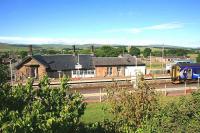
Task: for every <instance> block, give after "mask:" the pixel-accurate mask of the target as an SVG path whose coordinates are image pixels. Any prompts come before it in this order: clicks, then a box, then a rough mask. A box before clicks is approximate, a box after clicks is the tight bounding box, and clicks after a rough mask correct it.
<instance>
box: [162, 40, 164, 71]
mask: <svg viewBox="0 0 200 133" xmlns="http://www.w3.org/2000/svg"><path fill="white" fill-rule="evenodd" d="M163 59H164V43H163V47H162V73H163V74H164V70H163Z"/></svg>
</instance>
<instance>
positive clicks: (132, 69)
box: [125, 66, 146, 76]
mask: <svg viewBox="0 0 200 133" xmlns="http://www.w3.org/2000/svg"><path fill="white" fill-rule="evenodd" d="M136 68H137V69H136ZM145 70H146V66H137V67H136V66H127V67H125V76H136V72H137V73H138V74H139V73H141V74H145Z"/></svg>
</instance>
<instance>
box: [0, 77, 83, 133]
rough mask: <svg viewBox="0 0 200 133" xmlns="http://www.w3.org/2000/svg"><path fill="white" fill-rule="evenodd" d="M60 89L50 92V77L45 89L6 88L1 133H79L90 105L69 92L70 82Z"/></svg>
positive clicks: (1, 93) (0, 103)
mask: <svg viewBox="0 0 200 133" xmlns="http://www.w3.org/2000/svg"><path fill="white" fill-rule="evenodd" d="M61 81H62V85H61V87H59V88H50V87H49V85H48V84H49V79H48V77H44V79H43V80H41V81H40V84H41V86H40V87H41V88H40V89H34V88H32V79H30V80H29V81H28V82H27V84H26V85H25V86H23V85H21V84H20V85H18V86H16V87H11V86H9V85H7V84H4V85H3V87H2V88H1V90H0V130H1V132H77V131H78V129H79V128H78V125H79V123H80V121H79V119H80V117H81V115H83V113H84V110H85V106H86V104H85V103H83V96H82V95H80V94H79V93H70V92H69V91H67V89H68V88H69V86H68V85H67V83H66V82H67V81H68V80H67V79H62V80H61Z"/></svg>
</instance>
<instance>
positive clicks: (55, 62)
mask: <svg viewBox="0 0 200 133" xmlns="http://www.w3.org/2000/svg"><path fill="white" fill-rule="evenodd" d="M30 58H33V59H35V60H37V61H38V62H39V63H41V64H42V65H44V66H45V67H46V68H49V69H50V70H56V71H64V70H73V69H75V65H76V64H77V62H78V56H74V55H44V56H41V55H33V56H29V57H27V58H25V59H24V60H23V61H22V62H21V63H19V64H18V65H17V66H16V68H17V69H19V68H20V66H22V65H23V64H24V63H25V62H26V61H27V60H30ZM79 63H80V64H81V65H82V69H94V66H93V62H92V56H91V55H79Z"/></svg>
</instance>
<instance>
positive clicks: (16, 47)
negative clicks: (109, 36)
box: [0, 43, 193, 52]
mask: <svg viewBox="0 0 200 133" xmlns="http://www.w3.org/2000/svg"><path fill="white" fill-rule="evenodd" d="M29 45H30V44H29ZM29 45H28V44H9V43H0V52H1V51H22V50H23V51H28V46H29ZM31 45H32V46H33V49H54V50H61V49H63V48H69V49H72V46H73V45H74V44H71V45H65V44H31ZM92 45H93V46H94V47H95V48H98V47H101V46H103V45H102V44H82V45H75V46H76V48H77V49H84V48H90V47H91V46H92ZM109 45H111V46H114V47H120V46H126V47H128V45H120V44H109ZM135 46H136V47H141V48H146V47H149V48H158V49H160V48H162V47H163V45H161V44H153V45H146V46H145V45H144V46H140V45H135ZM164 48H165V49H166V48H176V49H177V48H180V49H193V48H189V47H188V48H187V47H179V46H171V45H164Z"/></svg>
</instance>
